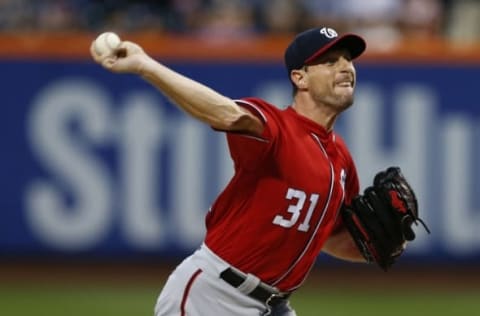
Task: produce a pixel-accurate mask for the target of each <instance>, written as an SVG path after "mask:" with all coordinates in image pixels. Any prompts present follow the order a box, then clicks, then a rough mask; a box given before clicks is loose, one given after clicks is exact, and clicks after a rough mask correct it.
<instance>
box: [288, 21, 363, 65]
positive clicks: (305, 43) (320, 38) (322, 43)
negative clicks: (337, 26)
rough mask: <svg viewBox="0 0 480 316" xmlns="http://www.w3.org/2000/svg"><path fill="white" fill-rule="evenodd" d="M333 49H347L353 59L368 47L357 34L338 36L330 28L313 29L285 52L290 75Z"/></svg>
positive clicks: (297, 39)
mask: <svg viewBox="0 0 480 316" xmlns="http://www.w3.org/2000/svg"><path fill="white" fill-rule="evenodd" d="M332 47H341V48H346V49H347V50H348V51H349V52H350V54H351V56H352V59H355V58H357V57H358V56H360V55H361V54H362V53H363V52H364V51H365V48H366V47H367V44H366V43H365V40H364V39H363V38H362V37H360V36H358V35H355V34H345V35H342V36H338V34H337V32H336V31H335V30H334V29H332V28H329V27H322V28H313V29H309V30H307V31H304V32H302V33H300V34H298V35H297V36H296V37H295V38H294V39H293V41H292V42H291V43H290V45H289V46H288V47H287V49H286V50H285V66H286V67H287V70H288V73H289V74H290V72H291V71H292V70H293V69H300V68H302V67H303V66H304V65H306V64H308V63H309V62H312V61H314V60H315V59H316V58H318V57H320V56H321V55H322V54H323V53H325V52H326V51H327V50H329V49H330V48H332Z"/></svg>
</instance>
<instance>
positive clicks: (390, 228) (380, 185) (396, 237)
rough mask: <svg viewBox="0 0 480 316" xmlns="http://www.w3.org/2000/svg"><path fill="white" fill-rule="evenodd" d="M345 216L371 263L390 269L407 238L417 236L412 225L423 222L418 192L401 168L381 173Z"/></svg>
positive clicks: (344, 219) (411, 238)
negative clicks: (419, 211)
mask: <svg viewBox="0 0 480 316" xmlns="http://www.w3.org/2000/svg"><path fill="white" fill-rule="evenodd" d="M341 215H342V218H343V221H344V224H345V226H346V227H347V229H348V231H349V232H350V234H351V235H352V237H353V239H354V241H355V243H356V245H357V246H358V248H359V249H360V251H361V253H362V254H363V256H364V257H365V259H366V260H367V262H375V263H377V264H378V265H379V266H380V267H381V268H382V269H383V270H385V271H387V270H388V269H389V268H390V267H391V266H392V265H393V264H394V263H395V261H396V259H397V258H398V257H399V256H400V255H401V254H402V253H403V251H404V250H405V246H406V243H407V241H412V240H414V239H415V233H414V231H413V230H412V225H413V224H414V223H415V225H418V222H420V223H421V224H422V225H423V227H425V229H426V231H427V232H428V233H430V230H429V229H428V227H427V226H426V225H425V223H424V222H423V221H422V220H421V219H420V218H419V217H418V204H417V199H416V197H415V193H414V192H413V190H412V188H411V187H410V185H409V184H408V182H407V180H406V179H405V178H404V176H403V175H402V173H401V171H400V168H398V167H390V168H388V169H387V170H386V171H381V172H379V173H378V174H377V175H376V176H375V179H374V181H373V185H372V186H370V187H368V188H366V189H365V191H364V193H363V195H359V196H357V197H356V198H354V199H353V201H352V205H348V206H347V205H345V206H344V207H343V208H342V211H341Z"/></svg>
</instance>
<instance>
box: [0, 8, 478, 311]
mask: <svg viewBox="0 0 480 316" xmlns="http://www.w3.org/2000/svg"><path fill="white" fill-rule="evenodd" d="M324 24H327V25H330V26H332V27H335V28H336V29H337V30H339V31H342V32H350V31H352V32H356V33H359V34H362V35H363V36H364V37H365V38H366V39H367V41H368V45H369V46H368V52H367V53H366V54H365V55H364V56H362V57H361V58H360V59H359V60H358V62H357V70H358V78H359V84H358V88H357V95H356V104H355V106H354V108H352V109H351V110H349V111H347V112H346V113H345V115H344V116H343V117H342V118H341V120H340V121H339V123H338V128H337V130H338V131H339V132H340V133H341V134H342V135H343V136H344V138H345V139H346V141H347V142H348V143H349V145H350V147H351V149H352V152H353V154H354V156H355V157H356V161H357V166H358V169H359V171H360V176H361V179H362V181H363V186H365V185H367V184H369V182H370V179H372V177H373V175H374V174H375V172H376V171H377V170H379V169H382V168H384V167H386V166H388V165H393V164H397V165H400V166H401V167H402V169H403V171H404V173H405V174H406V176H407V178H409V179H410V180H411V182H412V184H413V186H414V188H415V189H416V191H417V192H418V198H419V203H420V207H421V212H422V214H423V217H424V218H425V220H426V221H427V222H428V224H429V226H430V228H431V230H432V234H431V235H426V234H424V233H423V232H422V230H421V229H419V230H418V239H417V241H416V242H415V243H414V244H412V245H411V247H409V248H408V251H407V252H406V254H405V255H404V256H403V257H402V258H401V260H400V261H399V262H398V264H397V265H396V266H395V268H394V269H393V270H392V271H391V272H388V273H384V272H382V271H380V270H379V269H378V268H376V267H374V266H364V265H356V264H347V263H342V262H339V261H336V260H333V259H331V258H328V257H324V256H321V257H320V258H319V260H318V264H317V266H316V267H315V269H314V270H313V271H312V275H311V277H310V279H309V280H308V281H307V283H306V284H305V287H304V288H303V289H302V290H301V291H300V292H299V293H298V294H296V295H294V298H293V305H294V307H295V308H296V309H297V311H298V314H299V315H302V316H308V315H311V316H317V315H329V316H334V315H338V316H343V315H352V314H354V315H404V314H407V313H408V314H410V315H427V316H428V315H435V316H439V315H451V314H455V315H477V314H479V312H480V303H478V297H479V294H480V283H479V282H480V278H479V276H478V275H479V272H480V270H479V269H478V267H479V263H480V234H479V230H480V210H479V205H480V182H479V180H478V179H479V175H480V168H479V165H478V164H477V163H476V162H477V161H479V158H480V142H479V139H480V137H479V136H480V106H479V101H478V100H479V98H478V85H479V77H480V1H477V0H457V1H453V0H451V1H447V0H444V1H441V0H370V1H354V0H324V1H314V0H272V1H261V0H245V1H236V0H235V1H234V0H231V1H227V0H225V1H221V0H209V1H207V0H184V1H178V0H171V1H113V0H112V1H87V0H76V1H75V0H71V1H68V0H56V1H55V0H44V1H34V0H16V1H14V0H2V1H0V67H1V69H2V74H3V76H1V77H0V80H1V85H2V87H3V89H2V104H3V106H2V108H3V113H4V114H3V115H2V118H3V119H2V124H1V125H0V128H1V129H2V133H1V135H2V144H3V146H4V150H3V151H2V163H1V164H0V170H1V172H2V173H1V175H2V176H1V177H0V181H1V182H0V185H1V190H2V193H3V194H2V195H3V198H2V200H1V202H0V203H1V204H0V205H1V206H0V210H1V213H0V216H1V218H0V314H1V315H11V316H27V315H49V316H60V315H61V316H64V315H65V316H66V315H73V316H76V315H82V316H83V315H91V316H95V315H102V316H105V315H115V316H123V315H152V313H153V312H152V311H153V305H154V303H155V300H156V297H157V295H158V293H159V291H160V289H161V287H162V284H163V282H164V280H165V277H166V275H167V274H168V272H169V271H170V269H171V268H172V267H173V266H174V265H175V264H176V263H177V262H179V261H180V260H181V259H182V258H183V257H184V256H185V255H187V254H188V253H190V252H191V251H192V250H193V249H195V248H196V247H197V246H198V245H199V243H200V242H201V240H202V236H203V233H204V226H203V216H204V214H205V212H206V210H207V209H208V206H209V204H210V203H211V202H212V200H213V199H214V197H215V196H216V194H217V193H218V191H219V190H220V189H221V187H222V185H223V184H225V183H226V181H227V180H228V178H229V176H230V175H231V167H232V166H231V163H230V160H229V157H228V153H227V151H226V150H225V143H224V139H223V137H222V135H218V134H215V133H214V132H213V131H212V130H210V129H209V128H206V127H205V126H203V125H201V124H199V123H196V122H195V121H193V120H192V119H190V118H188V117H187V116H185V115H183V114H182V113H180V112H179V111H178V110H176V109H175V107H174V106H172V105H171V104H170V103H169V102H168V101H167V100H166V99H165V98H163V97H162V96H161V95H160V94H159V93H157V92H156V91H155V90H154V89H153V88H151V87H150V86H148V85H147V84H146V83H145V82H143V81H142V80H140V79H139V78H136V77H134V76H129V75H113V74H110V73H108V72H106V71H104V70H103V69H101V68H100V67H99V66H98V65H95V64H94V63H93V62H92V61H91V59H90V57H89V55H88V47H89V45H90V42H91V41H92V40H93V39H94V37H95V36H96V35H97V34H98V33H100V32H102V31H105V30H111V31H115V32H117V33H119V34H120V35H121V36H122V37H123V38H125V39H129V40H133V41H138V42H139V43H140V44H142V45H143V46H144V48H145V49H146V50H147V51H148V52H149V53H151V54H152V55H154V56H155V57H156V58H157V59H159V60H160V61H162V62H164V63H165V64H167V65H168V66H171V67H172V68H173V69H175V70H177V71H179V72H181V73H184V74H186V75H188V76H190V77H192V78H194V79H196V80H198V81H200V82H203V83H205V84H207V85H209V86H211V87H212V88H214V89H217V90H218V91H220V92H222V93H224V94H226V95H228V96H231V97H234V98H235V97H242V96H248V95H256V96H261V97H263V98H265V99H267V100H269V101H271V102H273V103H275V104H278V105H281V106H285V105H288V104H289V103H290V100H291V99H290V87H289V83H288V81H287V79H286V77H285V75H286V73H285V70H284V68H283V64H282V57H283V56H282V55H283V50H284V48H285V46H286V45H287V43H288V42H289V40H290V39H291V36H292V35H293V34H294V33H296V32H297V31H300V30H303V29H305V28H308V27H312V26H318V25H324ZM285 246H286V247H288V245H285Z"/></svg>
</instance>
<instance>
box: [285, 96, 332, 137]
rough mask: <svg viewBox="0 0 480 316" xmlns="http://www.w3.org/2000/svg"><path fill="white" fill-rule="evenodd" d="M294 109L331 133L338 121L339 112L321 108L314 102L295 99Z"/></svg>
mask: <svg viewBox="0 0 480 316" xmlns="http://www.w3.org/2000/svg"><path fill="white" fill-rule="evenodd" d="M292 107H293V108H294V109H295V111H296V112H297V113H298V114H300V115H303V116H305V117H307V118H309V119H310V120H312V121H314V122H316V123H318V124H319V125H321V126H323V127H324V128H325V129H326V130H327V131H331V130H332V129H333V126H334V124H335V121H336V120H337V116H338V112H337V111H333V110H332V108H331V107H329V106H320V105H318V104H315V103H314V102H303V101H301V100H297V99H295V100H294V101H293V104H292Z"/></svg>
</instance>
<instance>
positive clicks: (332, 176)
mask: <svg viewBox="0 0 480 316" xmlns="http://www.w3.org/2000/svg"><path fill="white" fill-rule="evenodd" d="M311 135H312V136H313V138H314V139H315V141H316V142H317V143H318V145H320V149H321V150H322V152H323V154H324V155H325V157H326V158H327V160H328V162H329V164H330V189H329V192H328V197H327V202H326V203H325V206H324V208H323V210H322V216H321V217H320V219H319V220H318V222H317V225H316V226H315V230H314V232H313V233H312V235H311V236H310V239H309V240H308V242H307V244H306V245H305V248H304V249H303V251H302V253H301V254H300V256H298V258H297V260H295V262H294V263H293V264H292V265H291V266H290V268H288V270H287V271H286V272H285V273H284V274H283V275H282V276H281V277H280V278H278V279H277V280H275V281H274V282H273V283H272V284H271V285H273V286H275V285H277V284H278V283H279V282H280V281H281V280H283V279H284V278H285V277H286V276H287V275H288V274H289V273H290V272H291V271H292V270H293V269H294V268H295V266H296V265H297V264H298V263H299V262H300V260H301V259H302V258H303V256H304V255H305V253H306V252H307V249H308V248H309V247H310V245H311V244H312V242H313V239H314V237H315V236H316V235H317V231H318V229H319V228H320V224H321V223H322V222H323V219H324V218H325V215H326V214H327V210H328V207H329V206H330V200H331V198H332V195H333V186H334V184H335V174H334V171H333V164H332V161H331V160H330V157H328V155H327V151H326V150H325V148H324V147H323V145H322V143H321V142H320V139H319V138H318V136H317V135H315V134H313V133H312V134H311ZM312 266H313V265H312ZM312 266H310V268H309V270H310V269H311V268H312ZM307 275H308V273H307V274H305V277H304V278H303V280H302V281H301V282H300V284H299V285H297V286H296V287H294V288H292V289H289V290H293V289H296V288H298V287H299V286H300V285H301V284H302V283H303V282H305V279H306V277H307Z"/></svg>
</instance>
